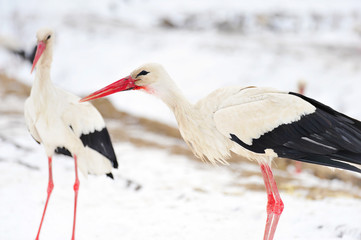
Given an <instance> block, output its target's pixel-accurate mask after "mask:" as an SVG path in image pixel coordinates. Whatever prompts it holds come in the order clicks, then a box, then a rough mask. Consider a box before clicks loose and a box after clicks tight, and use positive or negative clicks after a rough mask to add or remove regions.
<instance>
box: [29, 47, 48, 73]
mask: <svg viewBox="0 0 361 240" xmlns="http://www.w3.org/2000/svg"><path fill="white" fill-rule="evenodd" d="M45 48H46V44H45V43H44V42H43V41H39V42H38V47H37V49H36V53H35V57H34V61H33V67H32V68H31V72H30V73H33V71H34V68H35V66H36V64H37V62H38V61H39V58H40V57H41V55H42V54H43V52H44V50H45Z"/></svg>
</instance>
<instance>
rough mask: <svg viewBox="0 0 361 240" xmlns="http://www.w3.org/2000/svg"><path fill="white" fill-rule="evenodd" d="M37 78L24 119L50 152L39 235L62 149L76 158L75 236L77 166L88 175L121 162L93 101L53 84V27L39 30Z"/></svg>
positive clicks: (26, 104)
mask: <svg viewBox="0 0 361 240" xmlns="http://www.w3.org/2000/svg"><path fill="white" fill-rule="evenodd" d="M37 40H38V44H37V52H36V55H35V59H34V63H33V68H32V70H31V71H33V69H34V67H35V66H36V74H35V81H34V84H33V87H32V89H31V93H30V97H29V98H28V99H27V100H26V102H25V120H26V125H27V127H28V129H29V132H30V134H31V136H32V137H33V138H34V139H35V140H36V141H37V142H38V143H41V144H42V145H43V146H44V148H45V152H46V154H47V156H48V163H49V182H48V189H47V199H46V203H45V207H44V211H43V215H42V218H41V222H40V226H39V230H38V233H37V236H36V239H39V234H40V230H41V226H42V224H43V220H44V216H45V212H46V208H47V205H48V201H49V198H50V195H51V192H52V190H53V187H54V184H53V177H52V156H53V154H54V153H60V154H64V155H68V156H72V157H73V158H74V163H75V183H74V191H75V201H74V219H73V233H72V239H74V237H75V222H76V221H75V220H76V207H77V196H78V189H79V179H78V170H77V168H78V166H79V169H80V171H81V172H82V173H83V174H85V175H87V174H88V173H91V174H107V176H109V177H111V178H113V175H112V173H111V170H112V167H114V168H117V167H118V162H117V159H116V156H115V153H114V149H113V146H112V142H111V140H110V137H109V133H108V130H107V129H106V127H105V123H104V120H103V118H102V116H101V115H100V113H99V112H98V111H97V110H96V109H95V108H94V107H93V106H92V105H91V104H81V103H79V99H80V98H79V97H77V96H75V95H73V94H71V93H68V92H66V91H64V90H62V89H59V88H57V87H56V86H54V85H53V84H52V82H51V80H50V67H51V62H52V55H53V42H54V33H53V31H51V30H50V29H41V30H39V31H38V32H37Z"/></svg>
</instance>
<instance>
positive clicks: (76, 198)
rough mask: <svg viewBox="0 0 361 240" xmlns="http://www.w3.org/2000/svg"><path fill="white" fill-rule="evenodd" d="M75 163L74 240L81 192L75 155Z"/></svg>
mask: <svg viewBox="0 0 361 240" xmlns="http://www.w3.org/2000/svg"><path fill="white" fill-rule="evenodd" d="M74 163H75V183H74V192H75V199H74V220H73V235H72V237H71V239H72V240H74V239H75V222H76V207H77V203H78V191H79V186H80V182H79V178H78V163H77V157H76V155H74Z"/></svg>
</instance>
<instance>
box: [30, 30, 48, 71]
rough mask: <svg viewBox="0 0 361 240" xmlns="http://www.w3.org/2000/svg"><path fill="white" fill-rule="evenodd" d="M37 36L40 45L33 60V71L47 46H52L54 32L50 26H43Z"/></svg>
mask: <svg viewBox="0 0 361 240" xmlns="http://www.w3.org/2000/svg"><path fill="white" fill-rule="evenodd" d="M36 38H37V41H38V45H37V49H36V53H35V57H34V61H33V67H32V68H31V72H33V70H34V68H35V66H36V64H37V63H38V61H39V59H40V58H41V56H42V55H43V53H44V51H45V50H46V49H47V48H51V47H52V45H53V41H54V32H53V31H52V30H51V29H49V28H42V29H40V30H39V31H38V32H37V33H36Z"/></svg>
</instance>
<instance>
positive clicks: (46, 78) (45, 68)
mask: <svg viewBox="0 0 361 240" xmlns="http://www.w3.org/2000/svg"><path fill="white" fill-rule="evenodd" d="M52 51H53V49H52V46H51V44H49V45H48V46H47V47H46V49H45V50H44V52H43V54H42V56H41V57H40V59H39V61H38V63H37V65H36V73H35V80H34V84H33V87H32V91H31V92H32V93H34V91H36V92H47V91H49V88H52V87H53V85H52V82H51V80H50V69H51V63H52V61H53V53H52Z"/></svg>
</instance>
